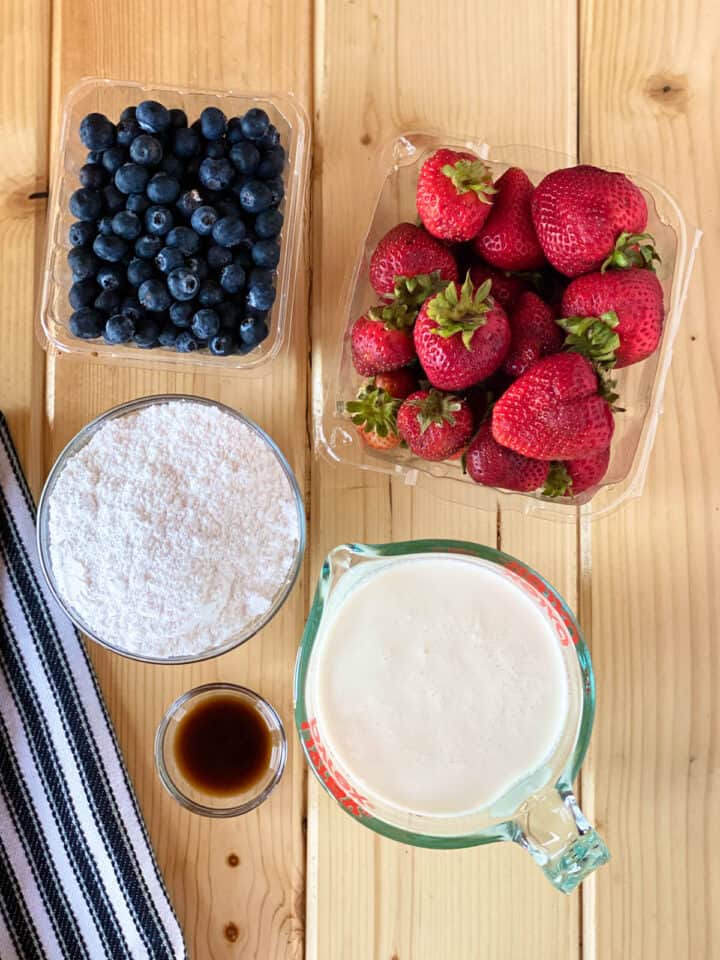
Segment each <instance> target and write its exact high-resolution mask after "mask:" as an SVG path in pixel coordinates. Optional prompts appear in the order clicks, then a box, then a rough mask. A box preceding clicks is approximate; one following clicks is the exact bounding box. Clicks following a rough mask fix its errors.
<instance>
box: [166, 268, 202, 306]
mask: <svg viewBox="0 0 720 960" xmlns="http://www.w3.org/2000/svg"><path fill="white" fill-rule="evenodd" d="M167 285H168V290H169V291H170V293H171V294H172V295H173V297H174V298H175V300H192V298H193V297H194V296H195V294H196V293H197V292H198V289H199V287H200V280H199V278H198V275H197V274H196V273H195V272H194V271H193V270H191V269H190V268H189V267H176V268H175V269H174V270H172V271H171V272H170V274H169V275H168V279H167Z"/></svg>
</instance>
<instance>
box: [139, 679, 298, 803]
mask: <svg viewBox="0 0 720 960" xmlns="http://www.w3.org/2000/svg"><path fill="white" fill-rule="evenodd" d="M218 693H222V694H224V695H225V696H229V695H232V696H233V697H237V698H238V699H239V700H241V701H243V702H245V703H249V704H251V705H252V706H253V707H254V709H256V710H257V711H258V712H259V713H260V714H261V715H262V717H263V719H264V720H265V722H266V723H267V727H268V730H269V731H270V734H271V737H272V750H271V753H270V763H269V765H268V769H267V773H266V775H265V777H263V779H262V780H260V781H259V782H258V783H257V784H255V785H254V786H253V787H252V789H250V790H246V791H242V792H239V793H237V794H233V795H229V796H228V795H225V796H221V797H218V796H213V795H211V794H208V793H205V792H204V791H201V790H198V789H197V787H194V786H193V785H192V784H190V783H188V782H187V781H186V780H185V778H184V777H183V775H182V773H181V772H180V770H179V768H178V765H177V763H176V761H175V751H174V743H175V736H176V734H177V731H178V725H179V723H180V720H182V718H183V717H184V716H185V713H186V712H187V711H188V709H189V708H190V707H191V706H192V707H195V706H196V705H197V704H198V703H199V702H201V701H202V700H207V699H210V698H212V697H214V696H216V695H217V694H218ZM286 759H287V738H286V736H285V728H284V727H283V723H282V720H281V719H280V717H279V716H278V714H277V711H276V710H275V708H274V707H272V706H271V705H270V704H269V703H268V702H267V700H264V699H263V698H262V697H261V696H260V694H258V693H255V692H254V691H253V690H248V689H247V687H240V686H237V685H236V684H234V683H207V684H204V685H203V686H201V687H195V688H194V689H192V690H188V692H187V693H183V695H182V696H180V697H178V698H177V700H176V701H175V702H174V703H173V704H172V705H171V706H170V707H169V708H168V710H167V712H166V713H165V716H164V717H163V718H162V720H161V721H160V726H159V727H158V730H157V733H156V735H155V766H156V767H157V772H158V775H159V776H160V780H161V781H162V784H163V786H164V787H165V789H166V790H167V792H168V793H169V794H170V796H171V797H174V798H175V800H177V802H178V803H179V804H181V805H182V806H183V807H185V808H186V809H187V810H190V811H192V813H197V814H199V815H200V816H203V817H239V816H240V815H241V814H243V813H249V811H250V810H254V809H255V807H259V806H260V804H261V803H263V802H264V801H265V800H267V798H268V797H269V796H270V794H271V793H272V792H273V790H274V789H275V787H276V786H277V784H278V782H279V781H280V777H282V775H283V770H284V769H285V761H286Z"/></svg>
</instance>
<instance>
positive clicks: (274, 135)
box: [257, 123, 280, 150]
mask: <svg viewBox="0 0 720 960" xmlns="http://www.w3.org/2000/svg"><path fill="white" fill-rule="evenodd" d="M279 143H280V134H279V132H278V130H277V127H275V126H274V125H273V124H272V123H271V124H270V126H269V127H268V128H267V130H266V132H265V133H264V134H263V135H262V136H261V137H260V139H259V140H258V141H257V145H258V146H259V147H260V148H261V149H263V150H267V149H269V148H270V147H276V146H277V145H278V144H279Z"/></svg>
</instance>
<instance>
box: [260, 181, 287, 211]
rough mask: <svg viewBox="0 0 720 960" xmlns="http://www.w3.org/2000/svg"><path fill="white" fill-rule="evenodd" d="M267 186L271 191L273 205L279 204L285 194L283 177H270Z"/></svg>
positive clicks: (266, 182)
mask: <svg viewBox="0 0 720 960" xmlns="http://www.w3.org/2000/svg"><path fill="white" fill-rule="evenodd" d="M265 186H266V187H267V188H268V190H269V191H270V194H271V196H272V202H273V206H277V204H278V203H280V201H281V200H282V198H283V197H284V196H285V184H284V183H283V179H282V177H270V178H269V179H268V180H266V181H265Z"/></svg>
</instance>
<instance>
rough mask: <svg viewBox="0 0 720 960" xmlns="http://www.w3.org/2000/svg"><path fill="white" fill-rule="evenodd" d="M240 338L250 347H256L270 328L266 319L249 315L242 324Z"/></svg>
mask: <svg viewBox="0 0 720 960" xmlns="http://www.w3.org/2000/svg"><path fill="white" fill-rule="evenodd" d="M239 333H240V339H241V340H242V342H243V343H244V344H246V345H247V346H249V347H256V346H257V345H258V344H259V343H262V341H263V340H264V339H265V338H266V337H267V335H268V328H267V324H266V323H265V321H264V320H259V319H257V318H253V317H248V318H247V319H246V320H243V322H242V323H241V324H240V328H239Z"/></svg>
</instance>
